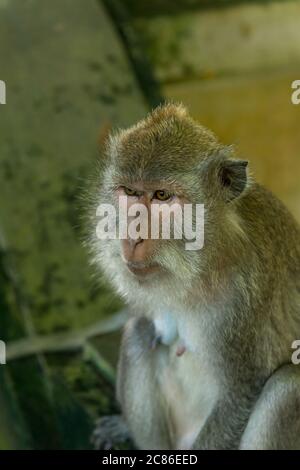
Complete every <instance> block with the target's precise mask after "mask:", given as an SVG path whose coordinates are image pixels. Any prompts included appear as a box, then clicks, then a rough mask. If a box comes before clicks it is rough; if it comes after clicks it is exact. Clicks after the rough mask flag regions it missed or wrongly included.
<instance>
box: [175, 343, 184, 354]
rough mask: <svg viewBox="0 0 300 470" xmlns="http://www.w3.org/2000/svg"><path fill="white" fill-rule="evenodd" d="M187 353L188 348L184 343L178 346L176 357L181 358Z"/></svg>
mask: <svg viewBox="0 0 300 470" xmlns="http://www.w3.org/2000/svg"><path fill="white" fill-rule="evenodd" d="M185 351H186V347H185V345H184V344H183V343H181V344H179V346H177V349H176V356H177V357H180V356H182V355H183V354H184V353H185Z"/></svg>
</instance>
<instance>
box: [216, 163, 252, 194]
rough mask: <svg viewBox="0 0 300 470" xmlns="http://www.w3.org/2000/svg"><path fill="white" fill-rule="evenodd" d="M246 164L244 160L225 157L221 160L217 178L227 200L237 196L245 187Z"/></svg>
mask: <svg viewBox="0 0 300 470" xmlns="http://www.w3.org/2000/svg"><path fill="white" fill-rule="evenodd" d="M247 166H248V162H247V161H245V160H230V159H226V160H224V162H222V165H221V168H220V171H219V178H220V181H221V184H222V186H223V188H224V190H225V194H226V196H225V197H226V201H227V202H230V201H232V200H233V199H235V198H236V197H238V196H239V195H240V194H241V193H242V192H243V191H244V189H245V188H246V185H247Z"/></svg>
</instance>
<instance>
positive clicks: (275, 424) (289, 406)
mask: <svg viewBox="0 0 300 470" xmlns="http://www.w3.org/2000/svg"><path fill="white" fill-rule="evenodd" d="M240 449H256V450H280V449H284V450H299V449H300V367H299V366H296V365H292V364H290V365H285V366H282V367H280V368H279V369H278V370H277V371H276V372H275V373H274V374H273V375H272V376H271V377H270V378H269V380H268V381H267V382H266V384H265V386H264V388H263V390H262V393H261V395H260V397H259V399H258V400H257V402H256V404H255V406H254V408H253V411H252V413H251V416H250V419H249V421H248V423H247V427H246V429H245V432H244V434H243V436H242V440H241V444H240Z"/></svg>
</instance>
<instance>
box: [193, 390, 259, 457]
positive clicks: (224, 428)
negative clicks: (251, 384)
mask: <svg viewBox="0 0 300 470" xmlns="http://www.w3.org/2000/svg"><path fill="white" fill-rule="evenodd" d="M247 392H248V390H247ZM247 392H246V393H244V394H243V395H241V393H234V392H231V393H230V394H228V395H227V396H224V397H223V398H222V399H220V400H219V401H218V402H217V404H216V406H215V408H214V409H213V411H212V413H211V414H210V416H209V417H208V419H207V421H206V423H205V424H204V427H203V428H202V429H201V431H200V433H199V435H198V437H197V439H196V441H195V443H194V445H193V448H194V449H197V450H208V449H211V450H222V449H237V448H238V446H239V440H240V436H241V434H242V433H243V431H244V429H245V426H246V423H247V418H248V416H249V409H250V408H251V403H252V400H251V399H250V398H249V396H247V395H248V393H247Z"/></svg>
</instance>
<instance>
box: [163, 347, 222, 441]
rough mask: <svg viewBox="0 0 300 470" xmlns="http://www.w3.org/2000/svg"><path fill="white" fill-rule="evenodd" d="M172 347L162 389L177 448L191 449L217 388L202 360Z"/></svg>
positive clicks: (214, 401)
mask: <svg viewBox="0 0 300 470" xmlns="http://www.w3.org/2000/svg"><path fill="white" fill-rule="evenodd" d="M179 346H180V345H178V343H175V344H174V345H172V346H171V347H170V349H169V352H168V354H167V355H166V357H165V359H164V361H163V364H162V365H161V371H160V374H159V377H160V387H161V393H162V398H163V403H164V406H165V414H166V418H167V422H168V427H169V432H170V436H171V441H172V448H174V449H190V448H191V447H192V445H193V443H194V442H195V439H196V438H197V436H198V434H199V432H200V431H201V429H202V427H203V425H204V423H205V421H206V419H207V417H208V416H209V414H210V413H211V411H212V408H213V406H214V404H215V403H216V399H217V385H216V380H215V379H214V377H213V375H212V374H211V371H210V370H209V369H208V368H207V367H205V366H204V365H203V364H201V357H199V356H198V355H196V354H194V353H192V352H189V351H185V352H184V353H183V354H182V355H181V356H180V357H178V355H177V354H176V353H177V350H178V347H179Z"/></svg>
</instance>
